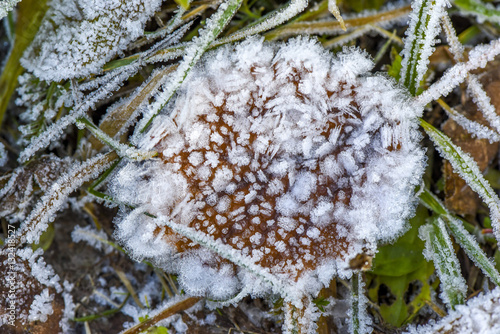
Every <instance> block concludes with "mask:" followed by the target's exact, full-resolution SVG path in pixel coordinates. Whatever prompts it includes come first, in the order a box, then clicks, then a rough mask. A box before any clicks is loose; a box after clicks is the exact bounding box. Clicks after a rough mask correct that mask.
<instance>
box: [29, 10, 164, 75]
mask: <svg viewBox="0 0 500 334" xmlns="http://www.w3.org/2000/svg"><path fill="white" fill-rule="evenodd" d="M160 4H161V0H152V1H144V0H70V1H63V0H53V1H51V5H50V9H49V10H48V12H47V14H46V16H45V18H44V21H43V22H42V25H41V27H40V29H39V31H38V33H37V35H36V36H35V39H34V41H33V42H32V43H31V44H30V46H29V48H28V49H27V50H26V52H25V54H24V58H23V59H22V65H23V67H25V68H26V69H28V70H29V71H31V72H33V74H35V75H36V76H37V77H38V78H40V79H42V80H46V81H60V80H62V79H68V78H75V77H82V76H87V75H89V74H94V73H98V72H100V70H101V68H102V66H103V65H104V64H105V63H106V62H107V61H109V60H111V59H112V58H113V57H114V56H115V55H116V54H117V53H118V52H120V51H122V50H124V49H126V48H127V47H128V45H129V43H130V42H131V41H134V40H135V39H137V38H138V37H140V36H142V35H143V33H144V25H145V23H146V21H147V20H148V19H149V18H150V17H151V16H152V15H153V14H154V12H155V10H157V9H158V7H159V6H160Z"/></svg>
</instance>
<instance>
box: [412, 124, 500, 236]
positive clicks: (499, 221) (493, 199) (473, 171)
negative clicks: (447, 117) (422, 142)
mask: <svg viewBox="0 0 500 334" xmlns="http://www.w3.org/2000/svg"><path fill="white" fill-rule="evenodd" d="M420 124H421V125H422V127H423V128H424V130H425V132H426V133H427V134H428V135H429V137H430V138H431V140H432V141H433V142H434V144H435V146H436V149H437V150H438V151H439V152H440V153H441V155H442V156H443V157H444V158H445V159H446V160H448V161H449V162H450V164H451V166H452V167H453V170H454V171H455V172H457V173H458V174H459V175H460V176H461V177H462V178H463V179H464V180H465V181H466V182H467V184H468V185H469V187H471V189H472V190H474V191H475V192H476V193H477V194H478V195H479V196H480V197H481V198H482V200H483V201H484V202H485V203H486V204H487V205H488V207H489V208H490V216H491V224H492V226H493V231H494V233H495V237H496V239H497V242H498V241H499V240H500V199H499V198H498V195H497V194H496V193H495V191H494V190H493V188H491V186H490V184H489V183H488V181H486V179H485V178H484V177H483V174H482V173H481V171H480V170H479V167H478V166H477V164H476V162H475V161H474V160H473V159H472V158H471V157H470V156H469V155H468V154H466V153H465V152H463V151H462V149H461V148H460V147H458V146H456V145H455V144H453V143H452V141H451V139H450V138H448V137H447V136H446V135H445V134H444V133H442V132H441V131H439V130H438V129H436V128H435V127H433V126H432V125H431V124H429V123H427V122H426V121H424V120H420Z"/></svg>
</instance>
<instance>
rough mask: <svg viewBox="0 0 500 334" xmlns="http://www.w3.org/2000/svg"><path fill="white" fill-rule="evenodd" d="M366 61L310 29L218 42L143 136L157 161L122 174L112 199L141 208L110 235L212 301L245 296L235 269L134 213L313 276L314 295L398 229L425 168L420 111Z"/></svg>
mask: <svg viewBox="0 0 500 334" xmlns="http://www.w3.org/2000/svg"><path fill="white" fill-rule="evenodd" d="M372 66H373V64H372V62H371V61H370V60H369V59H367V57H366V55H365V54H363V53H362V52H361V51H359V50H357V49H346V50H345V52H343V53H341V54H339V55H338V56H337V57H334V56H333V55H332V54H330V53H329V52H327V51H325V50H324V49H323V48H322V47H321V46H320V45H318V44H317V43H316V42H315V41H313V40H310V39H306V38H298V39H293V40H290V41H289V42H288V43H286V44H284V43H277V44H266V43H263V42H262V41H261V40H259V39H256V38H253V39H249V40H247V41H245V42H243V43H241V44H239V45H236V46H225V47H221V48H219V49H218V50H216V51H213V52H210V53H209V54H207V55H206V56H205V58H204V61H203V62H201V64H200V65H198V66H197V67H196V68H195V69H193V72H192V73H191V74H190V76H189V77H188V78H187V79H186V82H185V83H184V85H183V86H182V87H181V88H180V91H179V92H178V96H177V99H176V101H175V102H173V103H170V104H169V105H168V106H167V109H168V111H167V112H168V113H169V114H170V115H169V116H166V115H163V116H160V117H159V118H157V119H156V120H155V122H154V123H153V125H152V127H151V129H150V130H149V132H147V133H146V134H145V135H144V136H143V138H142V140H141V142H140V148H142V149H145V150H150V149H154V150H157V151H158V152H159V158H158V159H154V160H150V161H146V162H143V163H133V162H127V163H125V164H124V165H122V168H121V169H120V171H119V172H118V173H117V174H116V176H115V177H114V179H113V181H112V185H111V191H112V194H113V196H114V197H115V199H116V200H118V201H119V202H122V203H127V204H128V205H131V206H134V207H137V208H139V209H138V210H139V211H138V210H135V211H133V212H130V213H129V212H128V209H125V208H124V209H123V210H122V213H121V215H120V216H119V218H118V219H117V220H116V224H117V231H116V236H117V237H118V238H119V239H120V240H121V241H122V242H123V243H124V244H125V246H126V247H127V248H128V249H129V250H130V251H131V253H132V255H133V256H135V257H136V258H147V259H150V260H153V261H154V262H156V263H157V264H159V265H161V266H163V267H165V268H166V269H168V270H173V271H176V272H178V273H179V275H180V276H179V278H180V282H181V284H182V286H183V288H184V289H185V290H186V291H188V292H189V293H191V294H195V295H209V296H211V297H213V298H221V299H223V298H228V296H230V295H232V294H234V293H236V292H237V290H238V289H239V288H240V287H241V284H240V283H239V279H241V278H242V277H243V276H244V275H243V274H242V272H241V269H238V268H235V267H234V266H231V265H229V264H228V263H227V262H226V261H224V260H223V259H221V257H219V256H215V254H214V253H213V252H210V251H208V250H207V249H203V248H200V247H199V246H198V245H196V244H194V243H193V242H192V241H191V240H188V239H187V238H185V237H182V236H181V235H179V234H176V233H174V232H173V231H172V230H171V229H170V228H168V227H166V226H165V225H164V224H162V223H161V222H162V219H156V220H155V219H153V218H150V217H148V216H146V215H144V214H141V213H140V212H144V211H145V212H147V213H149V214H151V215H156V216H162V217H164V219H163V221H165V220H170V221H172V223H170V225H169V226H172V227H174V228H176V229H178V230H181V229H183V231H184V230H185V231H186V233H191V232H190V231H191V230H192V231H193V232H192V235H193V236H194V237H195V238H196V240H200V241H201V242H203V243H207V244H209V245H214V246H213V248H211V249H212V250H213V249H217V248H218V247H219V246H217V245H221V246H220V247H219V248H218V249H220V252H222V253H225V252H227V253H236V254H238V256H237V259H238V260H237V261H243V262H246V263H250V264H252V265H254V266H255V265H256V266H258V267H260V268H263V270H264V271H265V272H266V273H269V274H271V275H272V276H275V277H279V278H280V280H281V281H282V282H288V283H286V284H294V283H293V282H299V281H300V278H302V277H305V276H307V277H309V282H313V281H314V279H312V277H316V281H317V282H318V284H310V286H309V287H308V288H309V289H310V290H311V291H314V290H315V291H316V292H317V290H318V289H319V288H320V286H321V284H320V283H323V284H326V283H328V282H329V280H330V279H331V277H332V276H333V275H334V274H336V273H335V269H334V268H335V267H336V266H338V268H339V272H341V273H342V272H344V273H346V272H345V270H347V269H348V266H349V265H348V263H349V260H350V259H352V258H353V257H354V256H356V255H357V254H359V253H362V252H369V253H373V252H374V251H375V249H376V243H377V242H379V241H388V240H393V239H395V238H396V237H398V236H399V235H401V233H403V231H404V230H405V228H406V224H405V219H406V218H408V217H409V216H410V215H411V213H412V212H413V207H414V205H413V188H414V186H415V185H416V184H417V183H418V182H419V177H420V175H421V173H422V169H423V164H424V156H423V151H422V150H421V149H420V148H419V145H418V140H419V135H418V133H417V131H416V123H415V119H416V116H417V115H419V113H420V110H419V109H418V108H414V106H413V105H412V104H411V103H410V102H409V100H408V99H407V98H405V94H404V92H403V91H401V90H399V89H397V88H395V87H394V84H393V83H392V82H391V81H390V80H389V79H387V78H385V77H383V76H380V75H371V74H369V73H368V71H369V70H370V69H371V68H372ZM381 193H383V194H385V195H384V196H380V194H381ZM167 225H168V224H167ZM182 226H184V227H182ZM186 229H187V230H186ZM200 235H201V236H203V235H204V236H206V237H204V238H202V237H200ZM176 254H177V255H176ZM174 255H175V256H174ZM226 257H230V255H227V256H226ZM319 268H323V270H320V269H319ZM329 268H331V269H329ZM238 273H240V274H238ZM325 273H326V274H325ZM242 275H243V276H242ZM264 276H265V275H264ZM238 278H239V279H238ZM220 285H224V286H225V287H226V288H225V289H219V288H218V287H219V286H220ZM227 287H230V288H227Z"/></svg>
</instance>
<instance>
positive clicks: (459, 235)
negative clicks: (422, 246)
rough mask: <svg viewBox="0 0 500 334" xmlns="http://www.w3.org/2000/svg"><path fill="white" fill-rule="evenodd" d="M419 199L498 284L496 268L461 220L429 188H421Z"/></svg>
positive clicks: (499, 284)
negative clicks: (438, 216) (437, 215)
mask: <svg viewBox="0 0 500 334" xmlns="http://www.w3.org/2000/svg"><path fill="white" fill-rule="evenodd" d="M420 200H421V202H422V204H423V205H424V206H426V207H427V208H428V209H430V210H432V211H434V212H435V213H437V214H439V215H440V217H441V218H442V219H443V220H444V221H445V222H446V225H447V226H448V229H449V230H450V231H451V233H452V234H453V236H454V237H455V240H456V241H457V242H458V244H459V245H460V247H462V249H463V250H464V251H465V253H466V254H467V256H468V257H469V259H471V260H472V261H474V263H475V264H476V266H477V267H478V268H480V269H481V270H482V271H483V273H484V274H485V275H486V276H488V277H489V278H490V279H491V281H492V282H493V283H495V284H496V285H497V286H500V274H499V273H498V270H497V269H496V268H495V265H494V264H493V263H492V262H491V261H490V259H489V258H488V256H486V254H485V253H484V251H483V250H482V249H481V247H480V246H479V244H478V242H477V241H476V239H475V238H474V236H473V235H471V234H470V233H469V232H468V231H467V230H466V229H465V228H464V224H463V223H462V221H460V219H458V218H456V217H455V216H453V215H452V214H450V213H449V212H448V210H447V209H446V207H445V206H444V205H443V203H441V201H440V200H439V199H438V198H436V197H435V196H434V195H433V194H432V193H431V192H430V191H429V190H427V189H424V190H423V192H422V193H421V194H420Z"/></svg>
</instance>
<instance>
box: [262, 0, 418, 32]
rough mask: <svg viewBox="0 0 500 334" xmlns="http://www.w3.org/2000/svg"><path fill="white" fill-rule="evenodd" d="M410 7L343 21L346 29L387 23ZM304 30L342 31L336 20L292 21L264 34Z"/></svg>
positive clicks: (397, 17) (403, 13)
mask: <svg viewBox="0 0 500 334" xmlns="http://www.w3.org/2000/svg"><path fill="white" fill-rule="evenodd" d="M410 9H411V8H410V6H404V7H400V8H395V9H390V10H387V11H382V12H378V13H375V14H370V15H366V16H361V17H359V16H358V17H353V18H345V19H344V22H345V26H346V28H347V29H355V28H361V27H364V26H369V25H376V24H380V23H387V22H391V21H396V20H400V19H401V18H402V17H404V16H405V15H407V14H408V13H409V12H410ZM304 32H307V33H308V34H321V35H333V34H339V33H342V27H341V25H340V23H339V22H338V21H319V22H308V21H304V22H292V23H289V24H286V25H283V26H282V27H279V28H276V29H274V30H272V31H270V32H268V33H267V34H265V36H266V39H267V40H274V39H278V38H285V37H289V36H293V35H297V34H301V33H302V34H303V33H304Z"/></svg>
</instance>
